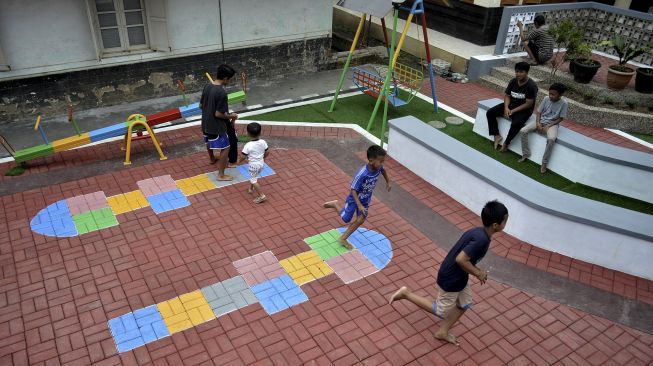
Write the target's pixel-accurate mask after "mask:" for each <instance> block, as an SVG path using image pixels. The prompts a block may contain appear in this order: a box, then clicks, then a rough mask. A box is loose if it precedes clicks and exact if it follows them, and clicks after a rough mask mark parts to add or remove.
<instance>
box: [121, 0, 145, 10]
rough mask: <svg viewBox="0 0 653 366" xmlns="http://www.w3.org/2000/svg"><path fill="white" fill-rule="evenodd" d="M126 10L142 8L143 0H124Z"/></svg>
mask: <svg viewBox="0 0 653 366" xmlns="http://www.w3.org/2000/svg"><path fill="white" fill-rule="evenodd" d="M122 4H123V6H124V7H125V10H140V9H141V0H122Z"/></svg>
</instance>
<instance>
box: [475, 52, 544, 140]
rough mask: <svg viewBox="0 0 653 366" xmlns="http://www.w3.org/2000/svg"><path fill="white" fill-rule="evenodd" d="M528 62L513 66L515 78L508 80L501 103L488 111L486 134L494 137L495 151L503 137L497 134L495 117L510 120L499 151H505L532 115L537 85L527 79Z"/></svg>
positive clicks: (497, 125)
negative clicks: (506, 134) (508, 128)
mask: <svg viewBox="0 0 653 366" xmlns="http://www.w3.org/2000/svg"><path fill="white" fill-rule="evenodd" d="M530 68H531V67H530V65H529V64H528V62H523V61H522V62H518V63H517V64H516V65H515V78H513V79H512V80H510V82H509V83H508V86H507V87H506V91H505V95H504V97H503V103H501V104H497V105H496V106H494V107H492V108H490V109H488V111H487V113H486V114H485V115H486V116H487V125H488V132H489V134H490V135H491V136H494V149H495V150H496V149H497V148H498V147H499V145H500V144H501V141H502V140H503V137H501V133H500V132H499V123H498V122H497V117H503V118H506V119H508V120H510V130H508V136H506V142H505V143H504V144H503V145H502V146H501V151H506V150H507V149H508V145H510V142H511V141H512V139H513V138H515V136H517V133H519V130H521V128H522V127H524V125H525V124H526V121H528V119H529V118H530V117H531V114H533V108H534V106H535V98H536V97H537V90H538V89H537V85H536V84H535V82H534V81H533V80H531V79H530V78H529V77H528V71H529V70H530Z"/></svg>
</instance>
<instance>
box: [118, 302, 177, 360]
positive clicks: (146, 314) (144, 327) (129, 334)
mask: <svg viewBox="0 0 653 366" xmlns="http://www.w3.org/2000/svg"><path fill="white" fill-rule="evenodd" d="M109 329H110V330H111V335H112V336H113V339H114V341H115V342H116V348H117V349H118V352H125V351H129V350H132V349H134V348H137V347H140V346H142V345H144V344H147V343H150V342H154V341H156V340H158V339H161V338H163V337H167V336H169V335H170V332H168V328H166V326H165V324H164V323H163V318H162V317H161V313H159V310H158V309H157V308H156V306H154V305H151V306H148V307H146V308H143V309H138V310H136V311H134V312H133V313H127V314H125V315H122V316H119V317H117V318H113V319H111V320H109Z"/></svg>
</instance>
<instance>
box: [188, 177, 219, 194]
mask: <svg viewBox="0 0 653 366" xmlns="http://www.w3.org/2000/svg"><path fill="white" fill-rule="evenodd" d="M190 179H191V180H192V181H193V183H194V184H195V186H197V188H198V189H199V191H200V192H206V191H208V190H210V189H215V184H214V183H213V182H212V181H211V179H209V176H208V175H206V174H200V175H196V176H194V177H192V178H190Z"/></svg>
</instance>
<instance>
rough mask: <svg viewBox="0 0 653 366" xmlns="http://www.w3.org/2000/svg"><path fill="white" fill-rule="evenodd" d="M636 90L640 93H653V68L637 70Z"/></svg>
mask: <svg viewBox="0 0 653 366" xmlns="http://www.w3.org/2000/svg"><path fill="white" fill-rule="evenodd" d="M635 90H637V91H638V92H640V93H647V94H650V93H653V68H650V67H639V68H637V73H636V74H635Z"/></svg>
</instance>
